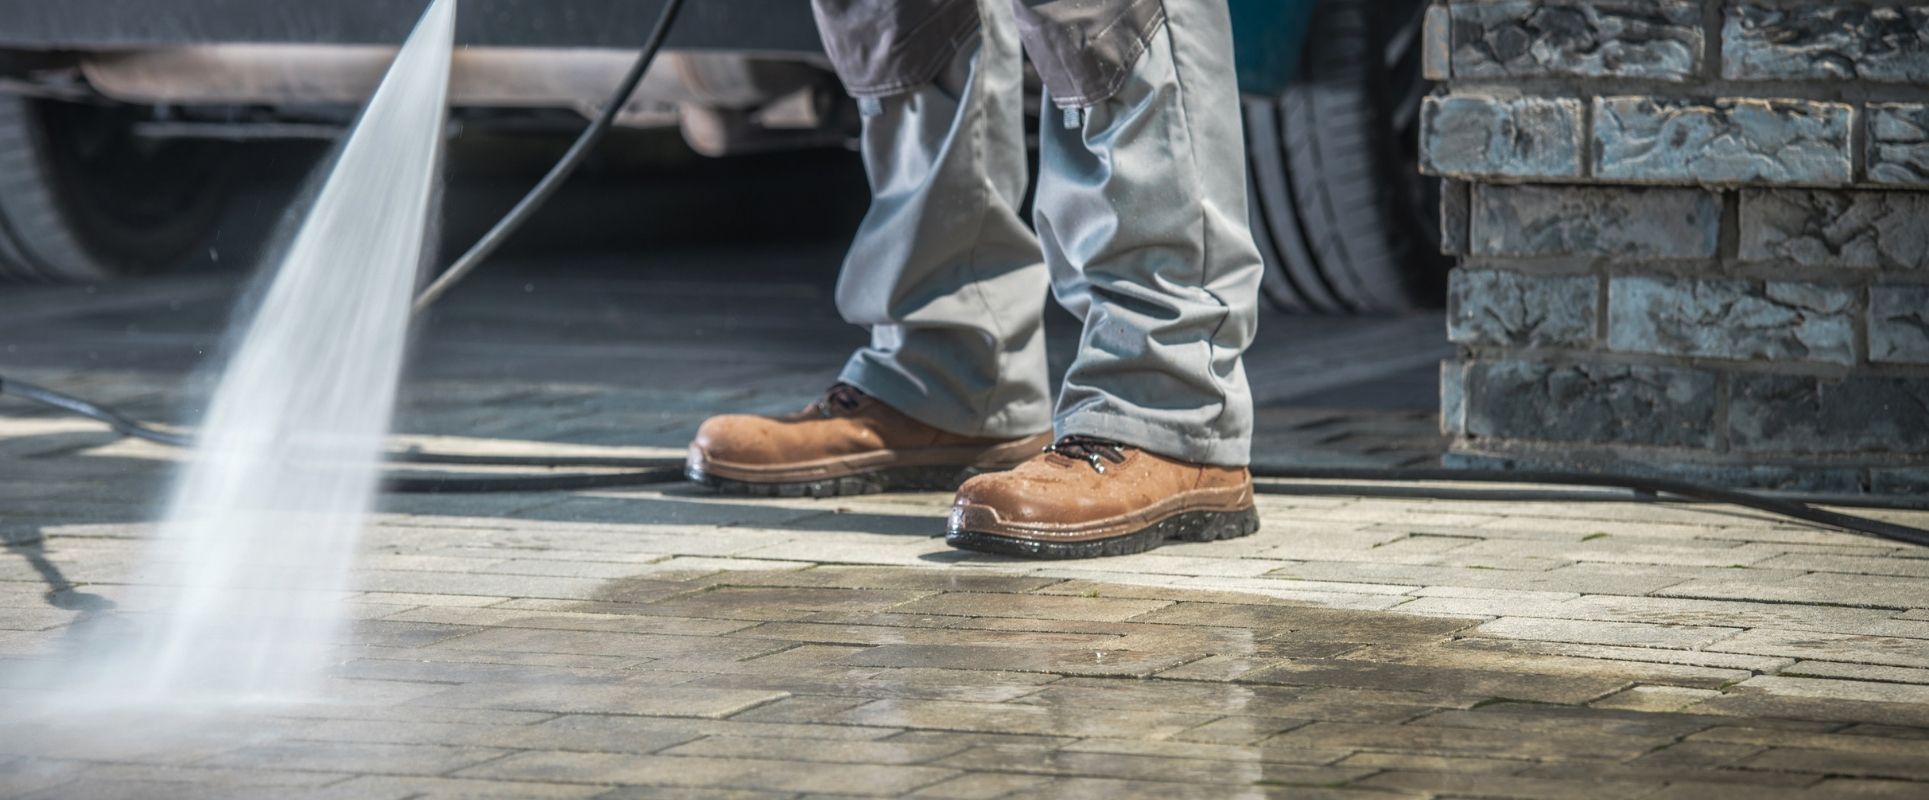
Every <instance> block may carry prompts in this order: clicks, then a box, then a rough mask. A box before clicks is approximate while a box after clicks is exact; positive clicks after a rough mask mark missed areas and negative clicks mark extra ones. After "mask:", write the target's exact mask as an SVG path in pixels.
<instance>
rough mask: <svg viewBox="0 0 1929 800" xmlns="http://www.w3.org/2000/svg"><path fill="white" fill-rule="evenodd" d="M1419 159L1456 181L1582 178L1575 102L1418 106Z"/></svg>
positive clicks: (1461, 99) (1452, 100)
mask: <svg viewBox="0 0 1929 800" xmlns="http://www.w3.org/2000/svg"><path fill="white" fill-rule="evenodd" d="M1420 114H1421V129H1422V132H1421V153H1422V155H1421V159H1422V165H1423V166H1424V167H1425V168H1426V169H1427V170H1428V171H1429V172H1431V173H1434V174H1439V175H1452V176H1456V177H1488V178H1576V177H1580V175H1581V166H1582V161H1581V153H1582V145H1581V134H1582V130H1581V118H1582V114H1583V111H1582V107H1581V103H1580V101H1579V100H1573V99H1558V100H1550V99H1543V98H1513V99H1503V98H1499V97H1487V96H1480V95H1450V96H1447V97H1429V98H1427V99H1426V102H1425V105H1423V106H1422V107H1421V112H1420Z"/></svg>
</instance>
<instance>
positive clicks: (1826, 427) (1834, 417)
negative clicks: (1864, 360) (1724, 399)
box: [1728, 374, 1929, 453]
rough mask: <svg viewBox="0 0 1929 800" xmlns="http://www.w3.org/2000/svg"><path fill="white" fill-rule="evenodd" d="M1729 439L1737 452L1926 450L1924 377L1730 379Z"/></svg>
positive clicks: (1928, 395)
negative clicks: (1731, 382)
mask: <svg viewBox="0 0 1929 800" xmlns="http://www.w3.org/2000/svg"><path fill="white" fill-rule="evenodd" d="M1733 385H1734V388H1733V392H1732V396H1733V400H1732V401H1731V405H1730V410H1729V415H1728V426H1729V439H1730V442H1731V443H1732V445H1733V447H1734V448H1735V449H1736V450H1737V451H1740V452H1755V453H1759V452H1774V451H1781V452H1798V453H1799V452H1864V453H1871V452H1877V453H1879V452H1901V453H1913V452H1922V451H1925V450H1929V415H1925V414H1924V413H1923V412H1922V410H1923V409H1924V408H1925V407H1929V379H1921V378H1908V377H1878V376H1870V377H1856V378H1848V379H1843V380H1829V379H1824V378H1814V377H1806V376H1796V375H1772V374H1746V375H1736V376H1735V377H1734V378H1733Z"/></svg>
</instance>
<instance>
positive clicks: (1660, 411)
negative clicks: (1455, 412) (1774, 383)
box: [1463, 360, 1715, 447]
mask: <svg viewBox="0 0 1929 800" xmlns="http://www.w3.org/2000/svg"><path fill="white" fill-rule="evenodd" d="M1463 368H1464V369H1465V371H1466V376H1465V377H1464V378H1463V380H1464V381H1465V386H1466V393H1467V394H1466V399H1465V403H1466V407H1465V411H1466V417H1467V432H1468V434H1470V435H1474V436H1482V437H1494V438H1502V439H1506V438H1538V439H1550V440H1556V441H1570V442H1604V443H1624V444H1641V445H1658V446H1679V447H1706V446H1710V445H1712V443H1713V441H1714V437H1713V426H1714V421H1715V406H1714V387H1715V375H1714V373H1712V372H1707V371H1703V370H1697V369H1687V368H1678V367H1662V366H1648V365H1630V364H1597V363H1581V364H1560V365H1556V364H1544V363H1538V362H1529V361H1511V360H1510V361H1492V362H1488V361H1469V362H1465V364H1464V367H1463Z"/></svg>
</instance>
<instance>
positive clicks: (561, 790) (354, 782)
mask: <svg viewBox="0 0 1929 800" xmlns="http://www.w3.org/2000/svg"><path fill="white" fill-rule="evenodd" d="M607 788H608V787H603V786H568V785H562V784H554V783H530V782H525V781H500V780H487V781H480V780H461V779H458V778H422V777H399V776H389V775H380V776H376V775H370V776H363V777H359V778H352V779H349V780H346V781H343V782H341V783H337V784H334V785H331V786H329V787H328V788H327V789H324V790H322V791H320V792H317V793H315V796H316V797H319V798H355V800H368V798H395V800H403V798H411V799H412V798H458V797H459V798H476V799H477V800H484V799H487V798H503V800H519V799H520V798H535V799H538V800H548V799H549V798H577V797H601V796H603V794H604V792H605V791H606V790H607ZM666 800H667V798H666Z"/></svg>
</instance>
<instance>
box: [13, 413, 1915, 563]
mask: <svg viewBox="0 0 1929 800" xmlns="http://www.w3.org/2000/svg"><path fill="white" fill-rule="evenodd" d="M0 395H6V396H11V397H17V398H20V399H22V400H27V401H31V402H34V403H39V404H41V405H44V406H47V407H49V408H55V409H59V410H61V411H65V412H67V413H70V414H77V415H80V416H83V417H87V418H89V419H93V420H97V421H99V422H102V423H105V424H106V425H107V426H108V427H110V428H112V429H113V430H114V431H115V432H116V433H119V434H121V435H123V436H130V437H133V438H136V439H145V440H147V441H150V442H155V443H157V444H164V445H169V446H173V447H186V446H190V445H191V444H192V441H191V439H190V438H189V437H186V436H182V435H179V434H174V433H168V432H166V431H162V430H157V429H155V428H152V427H149V426H147V425H143V424H141V423H139V422H136V421H134V420H132V419H129V418H128V417H127V416H125V415H123V414H121V413H119V412H117V411H115V410H113V409H111V408H108V407H106V406H103V405H100V404H99V403H92V402H88V401H86V400H82V399H80V398H78V397H74V396H72V395H68V394H62V393H60V392H56V391H53V390H52V389H47V388H45V387H42V386H36V385H34V384H31V383H25V382H22V381H16V380H11V379H0ZM385 459H386V460H387V461H388V462H389V463H392V464H406V465H443V466H478V467H525V468H544V469H568V468H578V469H594V468H607V469H619V470H626V471H624V472H601V473H599V472H573V473H572V472H556V473H531V474H523V475H501V476H472V475H460V476H449V475H411V474H395V473H391V474H390V475H389V476H388V477H387V478H386V479H385V480H384V481H383V484H382V488H383V489H384V490H385V491H389V492H396V493H401V494H484V493H492V492H558V491H580V490H583V489H607V488H615V487H622V486H654V485H660V484H666V483H677V482H680V481H682V480H683V462H682V461H680V460H678V459H671V458H618V457H601V456H559V457H546V456H482V455H460V454H444V453H425V452H422V451H420V450H404V451H397V452H393V453H389V454H388V455H387V456H386V457H385ZM1253 477H1255V478H1261V479H1272V480H1306V481H1367V482H1393V483H1516V484H1541V485H1549V486H1589V487H1602V488H1615V489H1628V490H1632V491H1634V492H1636V493H1637V494H1638V496H1642V497H1645V498H1647V499H1653V498H1656V497H1659V496H1661V495H1671V496H1674V497H1682V498H1688V499H1692V500H1701V501H1706V502H1712V503H1725V504H1728V505H1734V506H1741V507H1744V508H1752V509H1755V510H1757V511H1765V512H1767V513H1770V514H1775V515H1777V516H1781V517H1787V518H1789V519H1795V520H1800V521H1803V522H1809V523H1814V524H1816V525H1822V526H1826V527H1830V528H1835V529H1838V530H1844V531H1848V532H1851V533H1860V534H1864V535H1867V536H1874V537H1878V538H1882V539H1888V540H1890V541H1896V542H1903V543H1906V544H1913V545H1920V546H1925V547H1929V530H1923V529H1921V528H1912V527H1909V526H1907V525H1900V524H1897V523H1893V522H1885V521H1883V520H1879V519H1871V518H1869V517H1863V516H1857V515H1854V514H1844V513H1842V512H1839V511H1830V510H1827V509H1822V508H1816V507H1815V506H1813V505H1810V504H1809V503H1807V502H1803V501H1801V500H1796V499H1790V498H1780V497H1765V496H1762V495H1759V494H1755V493H1751V492H1741V491H1736V490H1733V489H1723V488H1719V487H1714V486H1703V485H1701V484H1697V483H1689V482H1686V481H1678V480H1673V479H1669V478H1650V477H1640V476H1633V475H1612V474H1602V473H1591V472H1552V471H1540V470H1532V471H1520V470H1495V471H1485V470H1456V469H1440V468H1425V467H1393V468H1359V467H1279V466H1268V465H1264V464H1260V465H1255V466H1254V467H1253ZM1283 488H1284V487H1279V486H1276V485H1275V486H1266V485H1261V486H1260V487H1259V490H1260V491H1261V492H1267V491H1269V490H1270V491H1274V492H1278V491H1279V490H1281V489H1283ZM1829 502H1832V503H1837V504H1841V505H1848V504H1851V501H1850V499H1848V498H1844V499H1841V500H1836V499H1831V500H1829Z"/></svg>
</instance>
